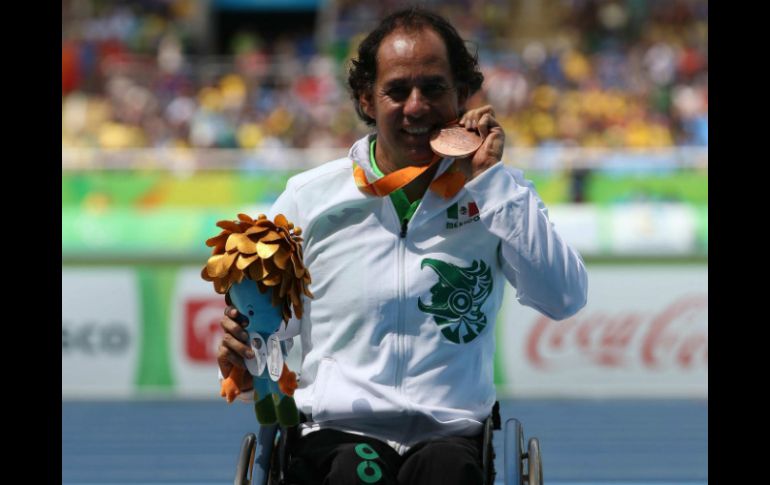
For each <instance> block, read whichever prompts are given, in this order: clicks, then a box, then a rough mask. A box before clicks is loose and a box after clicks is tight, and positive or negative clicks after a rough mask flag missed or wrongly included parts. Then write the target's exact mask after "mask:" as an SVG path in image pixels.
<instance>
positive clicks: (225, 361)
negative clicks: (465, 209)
mask: <svg viewBox="0 0 770 485" xmlns="http://www.w3.org/2000/svg"><path fill="white" fill-rule="evenodd" d="M239 317H240V318H239ZM221 325H222V329H224V331H225V335H224V337H223V338H222V343H221V344H220V345H219V351H218V352H217V363H218V364H219V370H221V371H222V376H223V377H225V378H226V377H228V376H229V375H230V372H231V371H232V369H233V367H239V368H241V369H243V377H242V378H241V381H240V382H239V387H240V390H241V391H242V392H243V391H249V390H251V389H252V388H253V387H254V385H253V380H252V376H251V374H249V372H248V371H247V370H246V364H245V363H244V362H243V359H250V358H252V357H254V352H252V350H251V345H249V333H248V332H247V331H246V330H245V327H246V326H247V325H248V321H247V320H246V319H245V318H243V317H242V316H241V315H240V314H239V313H238V310H237V309H236V308H235V307H233V306H228V307H227V308H225V315H224V317H222V321H221Z"/></svg>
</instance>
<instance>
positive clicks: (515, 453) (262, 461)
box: [234, 402, 543, 485]
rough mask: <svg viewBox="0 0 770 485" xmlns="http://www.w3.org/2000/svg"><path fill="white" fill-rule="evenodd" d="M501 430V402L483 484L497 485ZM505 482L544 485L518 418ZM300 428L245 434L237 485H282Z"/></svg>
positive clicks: (534, 448)
mask: <svg viewBox="0 0 770 485" xmlns="http://www.w3.org/2000/svg"><path fill="white" fill-rule="evenodd" d="M499 429H501V426H500V413H499V403H497V402H496V403H495V405H494V407H493V409H492V415H491V416H489V417H487V419H486V420H484V427H483V430H484V431H483V432H484V446H483V453H482V466H483V469H484V485H494V483H495V475H496V472H495V469H494V459H495V451H494V448H493V446H492V432H493V430H499ZM503 432H504V434H503V483H504V484H505V485H543V464H542V459H541V457H540V442H539V441H538V439H537V438H536V437H531V438H530V439H529V441H528V442H527V447H526V448H525V447H524V427H523V426H522V424H521V422H520V421H519V420H517V419H515V418H510V419H508V420H506V422H505V429H504V430H503ZM298 435H299V429H298V427H281V426H278V425H277V424H274V425H270V426H260V428H259V431H258V434H256V435H255V434H254V433H246V435H245V436H244V437H243V441H242V442H241V449H240V453H239V455H238V462H237V464H236V470H235V481H234V484H235V485H282V484H283V483H285V482H284V476H285V475H286V470H287V467H288V465H289V457H290V450H291V446H292V443H293V442H294V440H296V439H297V438H298Z"/></svg>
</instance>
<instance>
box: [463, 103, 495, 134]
mask: <svg viewBox="0 0 770 485" xmlns="http://www.w3.org/2000/svg"><path fill="white" fill-rule="evenodd" d="M484 115H490V116H492V117H494V116H495V110H494V109H493V108H492V106H491V105H489V104H487V105H485V106H482V107H481V108H476V109H472V110H469V111H467V112H466V113H465V114H464V115H463V116H462V118H461V119H460V125H461V126H464V127H466V128H468V129H469V130H477V129H478V128H479V123H480V121H481V119H482V118H483V117H484Z"/></svg>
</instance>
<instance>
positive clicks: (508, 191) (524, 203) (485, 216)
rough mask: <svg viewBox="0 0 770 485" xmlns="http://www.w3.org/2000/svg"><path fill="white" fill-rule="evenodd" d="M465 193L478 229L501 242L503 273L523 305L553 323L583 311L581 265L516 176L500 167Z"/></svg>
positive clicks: (537, 199)
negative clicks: (474, 206)
mask: <svg viewBox="0 0 770 485" xmlns="http://www.w3.org/2000/svg"><path fill="white" fill-rule="evenodd" d="M465 189H466V190H467V191H468V193H469V194H470V195H471V196H472V197H473V199H474V200H475V202H476V204H477V206H478V208H479V213H480V216H481V221H482V223H483V224H484V225H485V226H486V228H487V229H488V230H489V231H490V232H491V233H492V234H494V235H495V236H497V237H498V238H500V240H501V244H500V250H499V255H500V259H501V264H502V270H503V273H504V274H505V276H506V278H507V279H508V281H509V282H510V283H511V285H513V286H514V288H516V298H517V299H518V301H519V302H520V303H521V304H522V305H526V306H529V307H532V308H534V309H536V310H538V311H539V312H541V313H543V314H544V315H546V316H548V317H550V318H552V319H554V320H563V319H565V318H568V317H570V316H572V315H574V314H575V313H577V311H578V310H580V309H581V308H583V306H585V304H586V299H587V292H588V277H587V273H586V269H585V265H584V264H583V260H582V258H581V257H580V255H579V254H578V252H577V251H575V250H574V249H573V248H571V247H570V246H569V245H568V244H567V243H566V242H565V241H564V240H563V239H562V238H561V236H560V235H559V234H558V233H557V232H556V230H555V229H554V227H553V224H552V223H551V222H550V221H549V220H548V210H547V209H546V207H545V205H544V204H543V201H542V200H541V199H540V197H539V196H538V195H537V192H536V191H535V188H534V186H533V185H532V183H531V182H529V181H527V180H524V177H523V173H522V172H521V170H517V169H512V168H508V167H505V166H503V164H502V162H499V163H497V164H496V165H494V166H492V167H490V168H489V169H487V170H486V171H485V172H484V173H482V174H481V175H479V176H478V177H476V178H475V179H473V180H471V181H470V182H468V183H467V184H466V185H465Z"/></svg>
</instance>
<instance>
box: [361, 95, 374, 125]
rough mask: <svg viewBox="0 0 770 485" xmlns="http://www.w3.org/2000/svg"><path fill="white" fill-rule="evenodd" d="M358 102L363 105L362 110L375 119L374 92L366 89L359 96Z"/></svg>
mask: <svg viewBox="0 0 770 485" xmlns="http://www.w3.org/2000/svg"><path fill="white" fill-rule="evenodd" d="M358 104H360V105H361V111H363V112H364V114H365V115H366V116H368V117H369V118H371V119H375V118H376V116H375V110H374V102H373V101H372V92H371V91H365V92H363V93H361V95H360V96H359V97H358Z"/></svg>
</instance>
